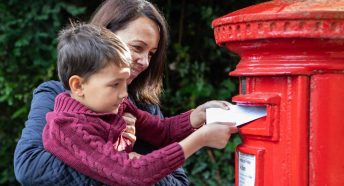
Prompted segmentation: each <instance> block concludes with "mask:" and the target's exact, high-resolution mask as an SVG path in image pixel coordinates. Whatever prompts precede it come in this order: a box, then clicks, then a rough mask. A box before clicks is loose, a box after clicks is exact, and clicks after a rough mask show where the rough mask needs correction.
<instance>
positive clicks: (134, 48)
mask: <svg viewBox="0 0 344 186" xmlns="http://www.w3.org/2000/svg"><path fill="white" fill-rule="evenodd" d="M131 48H132V49H133V50H134V51H136V52H140V51H141V50H142V47H141V46H131Z"/></svg>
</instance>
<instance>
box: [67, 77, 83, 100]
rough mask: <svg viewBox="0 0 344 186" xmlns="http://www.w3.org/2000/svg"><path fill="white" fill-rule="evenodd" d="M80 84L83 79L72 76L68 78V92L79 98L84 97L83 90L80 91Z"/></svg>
mask: <svg viewBox="0 0 344 186" xmlns="http://www.w3.org/2000/svg"><path fill="white" fill-rule="evenodd" d="M82 82H83V79H82V78H81V77H80V76H77V75H73V76H72V77H70V78H69V87H70V91H71V92H72V93H73V94H75V95H77V96H79V97H81V96H83V95H84V93H83V89H82Z"/></svg>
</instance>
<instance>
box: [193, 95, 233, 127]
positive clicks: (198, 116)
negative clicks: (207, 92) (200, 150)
mask: <svg viewBox="0 0 344 186" xmlns="http://www.w3.org/2000/svg"><path fill="white" fill-rule="evenodd" d="M230 105H231V104H230V103H229V102H227V101H216V100H215V101H208V102H206V103H204V104H202V105H200V106H198V107H197V108H196V109H195V110H193V111H192V112H191V114H190V122H191V125H192V127H193V128H200V127H201V126H202V125H203V124H204V122H205V119H206V117H205V110H206V109H207V108H223V109H226V110H229V106H230Z"/></svg>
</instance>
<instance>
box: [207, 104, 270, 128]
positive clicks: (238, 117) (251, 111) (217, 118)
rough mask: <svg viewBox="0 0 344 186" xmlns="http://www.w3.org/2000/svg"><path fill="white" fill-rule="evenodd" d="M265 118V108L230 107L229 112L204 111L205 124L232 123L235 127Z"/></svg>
mask: <svg viewBox="0 0 344 186" xmlns="http://www.w3.org/2000/svg"><path fill="white" fill-rule="evenodd" d="M264 116H266V107H265V106H243V105H231V106H230V110H225V109H221V108H208V109H206V123H207V124H210V123H214V122H233V123H236V126H240V125H243V124H245V123H248V122H250V121H253V120H255V119H258V118H261V117H264Z"/></svg>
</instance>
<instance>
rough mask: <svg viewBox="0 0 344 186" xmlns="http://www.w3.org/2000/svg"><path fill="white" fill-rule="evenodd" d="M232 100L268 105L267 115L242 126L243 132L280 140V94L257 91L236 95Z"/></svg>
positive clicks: (253, 104) (251, 135) (245, 103)
mask: <svg viewBox="0 0 344 186" xmlns="http://www.w3.org/2000/svg"><path fill="white" fill-rule="evenodd" d="M232 101H233V102H236V103H237V104H240V105H246V106H249V105H252V106H266V111H267V115H266V116H265V117H262V118H259V119H257V120H254V121H252V122H250V123H249V124H247V125H244V126H242V127H240V133H241V134H243V135H249V136H250V137H254V138H259V139H261V140H270V141H277V140H278V138H279V110H280V109H279V108H280V96H279V95H278V94H275V93H257V92H256V93H251V94H245V95H237V96H234V97H233V98H232Z"/></svg>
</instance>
